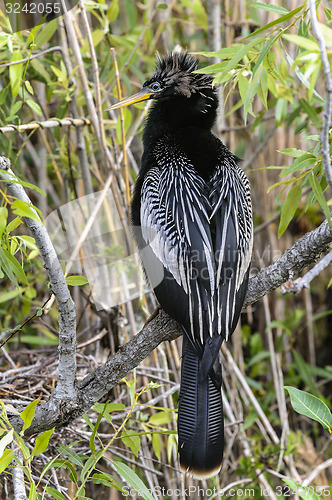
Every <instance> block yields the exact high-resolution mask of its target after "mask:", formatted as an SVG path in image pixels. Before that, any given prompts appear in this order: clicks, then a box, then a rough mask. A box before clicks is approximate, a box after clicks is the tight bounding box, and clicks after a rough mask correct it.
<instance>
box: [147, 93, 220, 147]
mask: <svg viewBox="0 0 332 500" xmlns="http://www.w3.org/2000/svg"><path fill="white" fill-rule="evenodd" d="M217 107H218V99H217V96H216V94H215V92H214V91H213V90H212V89H211V90H208V91H207V90H205V91H204V94H203V93H202V94H199V93H195V94H192V96H191V97H189V98H188V97H184V96H173V97H171V98H168V99H165V100H162V99H160V100H157V101H156V102H155V103H153V104H152V106H151V108H150V111H149V114H148V117H147V120H146V123H145V128H144V134H143V143H144V149H145V150H147V149H149V148H150V147H151V146H153V144H154V143H155V142H156V141H157V140H158V139H159V138H160V137H162V136H164V135H166V134H168V133H170V132H171V133H175V134H176V133H177V130H179V129H186V128H198V129H203V130H205V131H206V130H211V128H212V126H213V124H214V122H215V119H216V114H217Z"/></svg>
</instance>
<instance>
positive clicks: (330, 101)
mask: <svg viewBox="0 0 332 500" xmlns="http://www.w3.org/2000/svg"><path fill="white" fill-rule="evenodd" d="M309 7H310V14H311V26H312V31H313V33H314V35H315V37H316V39H317V41H318V45H319V50H320V54H321V59H322V64H323V69H324V75H325V84H326V102H325V107H324V114H323V124H322V131H321V134H320V140H321V144H322V147H321V155H322V160H323V167H324V172H325V176H326V180H327V182H328V184H329V186H330V188H331V189H332V165H331V161H330V145H329V135H330V123H331V114H332V78H331V68H330V64H329V60H328V57H327V52H326V45H325V40H324V37H323V35H322V33H321V31H320V29H319V25H318V20H317V14H316V2H315V0H309Z"/></svg>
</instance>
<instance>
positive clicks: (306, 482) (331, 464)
mask: <svg viewBox="0 0 332 500" xmlns="http://www.w3.org/2000/svg"><path fill="white" fill-rule="evenodd" d="M328 467H332V458H329V459H328V460H325V462H322V463H321V464H319V465H317V467H315V468H314V470H313V471H312V472H310V474H309V475H308V476H307V477H306V478H305V479H304V480H303V482H302V486H308V485H309V484H310V483H312V481H313V480H314V479H315V477H317V476H318V474H320V473H321V472H322V471H323V470H325V469H327V468H328Z"/></svg>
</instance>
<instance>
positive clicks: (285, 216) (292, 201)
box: [278, 183, 302, 238]
mask: <svg viewBox="0 0 332 500" xmlns="http://www.w3.org/2000/svg"><path fill="white" fill-rule="evenodd" d="M301 195H302V188H301V185H300V184H299V183H297V184H295V186H293V187H292V188H291V189H290V190H289V192H288V194H287V196H286V199H285V201H284V203H283V205H282V209H281V215H280V222H279V228H278V238H280V236H281V235H282V234H283V233H284V232H285V231H286V229H287V227H288V225H289V223H290V221H291V220H292V218H293V216H294V214H295V212H296V209H297V207H298V204H299V203H300V200H301Z"/></svg>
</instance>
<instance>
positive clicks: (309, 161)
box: [280, 153, 317, 177]
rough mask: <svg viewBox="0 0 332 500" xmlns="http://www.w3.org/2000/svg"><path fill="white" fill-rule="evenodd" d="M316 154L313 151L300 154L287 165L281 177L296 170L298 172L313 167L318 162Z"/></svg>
mask: <svg viewBox="0 0 332 500" xmlns="http://www.w3.org/2000/svg"><path fill="white" fill-rule="evenodd" d="M316 160H317V158H316V156H315V155H313V154H311V153H304V154H303V155H301V156H298V157H297V158H296V160H294V161H293V163H291V165H289V167H286V168H285V169H284V171H283V172H282V173H281V174H280V177H284V176H285V175H289V174H292V173H294V172H298V171H299V170H304V169H305V168H307V167H313V166H314V165H315V163H316Z"/></svg>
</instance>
